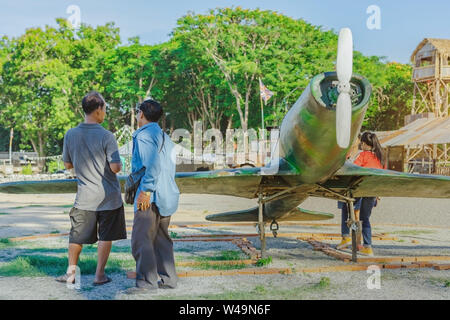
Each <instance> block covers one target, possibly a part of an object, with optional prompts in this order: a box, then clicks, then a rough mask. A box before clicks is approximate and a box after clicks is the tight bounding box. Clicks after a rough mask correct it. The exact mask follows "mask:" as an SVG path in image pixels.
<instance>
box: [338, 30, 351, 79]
mask: <svg viewBox="0 0 450 320" xmlns="http://www.w3.org/2000/svg"><path fill="white" fill-rule="evenodd" d="M352 69H353V36H352V32H351V30H350V29H349V28H342V29H341V31H340V32H339V39H338V51H337V61H336V73H337V77H338V80H339V82H349V81H350V79H351V77H352Z"/></svg>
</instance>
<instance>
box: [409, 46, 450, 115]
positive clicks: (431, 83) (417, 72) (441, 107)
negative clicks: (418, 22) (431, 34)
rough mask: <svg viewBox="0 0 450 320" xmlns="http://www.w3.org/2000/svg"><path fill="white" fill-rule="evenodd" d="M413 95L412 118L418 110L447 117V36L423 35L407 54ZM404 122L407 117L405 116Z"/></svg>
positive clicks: (449, 54)
mask: <svg viewBox="0 0 450 320" xmlns="http://www.w3.org/2000/svg"><path fill="white" fill-rule="evenodd" d="M411 62H412V63H413V74H412V81H413V82H414V94H413V104H412V113H411V116H412V119H410V120H415V119H414V115H417V114H421V113H428V112H430V113H433V114H434V116H435V117H436V118H439V117H448V116H449V90H450V39H433V38H425V39H423V40H422V42H421V43H420V44H419V45H418V46H417V48H416V49H415V50H414V52H413V54H412V55H411ZM406 121H408V118H407V119H406Z"/></svg>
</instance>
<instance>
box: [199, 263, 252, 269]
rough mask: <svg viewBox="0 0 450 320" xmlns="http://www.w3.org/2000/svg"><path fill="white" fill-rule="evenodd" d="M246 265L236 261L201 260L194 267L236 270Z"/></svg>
mask: <svg viewBox="0 0 450 320" xmlns="http://www.w3.org/2000/svg"><path fill="white" fill-rule="evenodd" d="M246 267H247V266H246V265H245V263H238V264H228V263H224V264H211V263H209V262H202V263H200V264H199V265H198V266H195V267H194V268H195V269H200V270H236V269H244V268H246Z"/></svg>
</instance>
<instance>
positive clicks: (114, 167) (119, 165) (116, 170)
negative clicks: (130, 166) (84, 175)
mask: <svg viewBox="0 0 450 320" xmlns="http://www.w3.org/2000/svg"><path fill="white" fill-rule="evenodd" d="M109 167H110V168H111V171H112V172H114V173H119V172H120V170H122V163H121V162H119V163H117V162H113V163H110V164H109Z"/></svg>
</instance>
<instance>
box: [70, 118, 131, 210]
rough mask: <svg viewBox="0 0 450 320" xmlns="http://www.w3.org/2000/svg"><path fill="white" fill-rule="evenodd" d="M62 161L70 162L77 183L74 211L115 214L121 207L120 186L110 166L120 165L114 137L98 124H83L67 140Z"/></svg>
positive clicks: (71, 132) (73, 129)
mask: <svg viewBox="0 0 450 320" xmlns="http://www.w3.org/2000/svg"><path fill="white" fill-rule="evenodd" d="M63 161H64V162H71V163H72V164H73V167H74V169H75V174H76V176H77V179H78V188H77V196H76V198H75V204H74V207H76V208H78V209H81V210H89V211H103V210H115V209H118V208H120V207H121V206H122V204H123V203H122V195H121V192H120V184H119V180H118V179H117V177H116V175H115V174H114V173H113V172H112V171H111V168H110V167H109V163H119V162H120V155H119V149H118V146H117V142H116V139H115V138H114V135H113V134H112V133H111V132H109V131H108V130H106V129H104V128H103V127H102V126H101V125H99V124H87V123H81V124H80V125H78V126H77V127H75V128H72V129H70V130H69V131H67V132H66V135H65V136H64V148H63Z"/></svg>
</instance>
